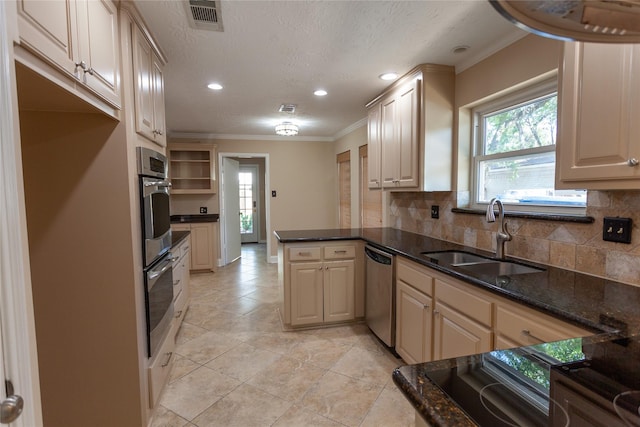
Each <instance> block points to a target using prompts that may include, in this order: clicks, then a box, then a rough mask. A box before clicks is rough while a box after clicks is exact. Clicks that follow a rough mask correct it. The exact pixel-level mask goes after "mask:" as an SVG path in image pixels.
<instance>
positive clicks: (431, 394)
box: [274, 228, 640, 427]
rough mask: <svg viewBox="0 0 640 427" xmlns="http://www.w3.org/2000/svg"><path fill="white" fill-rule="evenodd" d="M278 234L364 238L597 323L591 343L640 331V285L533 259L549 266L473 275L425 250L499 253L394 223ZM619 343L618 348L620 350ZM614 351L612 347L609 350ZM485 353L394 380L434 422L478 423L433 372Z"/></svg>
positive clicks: (411, 369) (425, 366) (399, 372)
mask: <svg viewBox="0 0 640 427" xmlns="http://www.w3.org/2000/svg"><path fill="white" fill-rule="evenodd" d="M274 234H275V235H276V237H277V238H278V240H279V241H280V242H281V243H296V242H313V241H327V240H357V239H361V240H364V241H366V242H368V243H370V244H372V245H374V246H377V247H379V248H380V249H384V250H386V251H389V252H391V253H393V254H396V255H401V256H404V257H406V258H408V259H410V260H412V261H414V262H417V263H420V264H423V265H425V266H427V267H431V268H433V269H435V270H438V271H440V272H443V273H445V274H448V275H450V276H451V277H455V278H457V279H460V280H463V281H465V282H467V283H469V284H472V285H474V286H477V287H480V288H482V289H485V290H488V291H491V292H493V293H495V294H498V295H500V296H503V297H506V298H509V299H512V300H514V301H517V302H519V303H522V304H526V305H529V306H531V307H534V308H537V309H540V310H542V311H545V312H547V313H549V314H552V315H556V316H557V317H560V318H562V319H564V320H566V321H569V322H571V323H574V324H577V325H579V326H582V327H587V328H591V329H593V330H594V335H593V336H591V337H587V338H582V340H583V343H584V344H585V345H590V344H596V343H611V342H618V341H612V340H618V339H619V338H620V337H621V336H625V337H634V336H637V335H639V334H640V287H637V286H632V285H627V284H623V283H618V282H615V281H612V280H607V279H603V278H599V277H594V276H589V275H586V274H582V273H578V272H574V271H569V270H564V269H561V268H556V267H551V266H546V265H540V264H536V263H532V262H528V261H526V262H524V261H522V263H524V264H527V265H532V266H537V267H542V268H544V269H545V271H542V272H539V273H533V274H523V275H514V276H509V277H506V278H505V276H500V278H497V277H487V276H480V275H475V276H472V275H469V274H468V273H466V272H464V270H459V269H455V270H452V269H451V268H450V267H448V266H446V265H440V264H438V261H436V260H434V259H431V258H429V257H427V256H424V255H423V254H421V252H436V251H451V250H461V251H466V252H470V253H475V254H479V255H483V256H489V257H491V256H493V254H492V253H488V252H485V251H481V250H477V249H475V248H469V247H466V246H462V245H458V244H455V243H451V242H446V241H443V240H438V239H433V238H430V237H426V236H422V235H419V234H415V233H410V232H406V231H402V230H397V229H393V228H367V229H335V230H299V231H293V230H292V231H276V232H275V233H274ZM507 251H508V247H507ZM507 258H508V257H507ZM512 260H513V261H517V262H521V261H519V260H516V259H512ZM505 279H506V280H505ZM603 345H604V344H603ZM616 348H618V347H615V346H614V347H613V349H614V350H615V349H616ZM614 350H611V349H609V353H611V352H612V351H614ZM619 354H620V357H628V354H626V353H624V352H619ZM480 356H481V355H475V356H469V357H466V358H465V357H463V358H456V359H450V360H442V361H436V362H430V363H421V364H417V365H410V366H402V367H400V368H398V369H396V371H394V373H393V379H394V382H395V383H396V385H398V387H399V388H400V389H401V390H402V391H403V393H404V395H405V397H406V398H407V399H408V400H409V401H410V402H411V403H412V405H413V406H414V407H415V408H416V410H417V411H418V412H419V413H420V414H421V415H422V417H423V418H424V419H425V420H427V421H428V422H429V423H431V424H432V425H433V426H440V427H446V426H475V425H476V424H475V422H474V421H472V420H471V419H470V418H469V417H468V415H467V414H466V413H465V412H464V411H463V410H462V409H461V408H459V407H458V406H457V405H456V404H455V403H454V402H453V401H452V400H451V398H450V397H449V396H448V395H447V394H446V393H444V392H443V391H442V389H440V388H439V387H438V385H436V384H435V383H434V382H433V381H432V380H431V379H430V377H429V374H430V373H432V372H435V371H437V370H441V369H446V368H454V367H456V366H463V365H464V364H465V363H471V362H472V361H476V360H477V358H478V357H480ZM612 357H614V358H615V355H613V356H612ZM474 358H475V359H474ZM459 364H460V365H459ZM636 370H638V368H636Z"/></svg>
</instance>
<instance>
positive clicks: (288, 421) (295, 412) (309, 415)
mask: <svg viewBox="0 0 640 427" xmlns="http://www.w3.org/2000/svg"><path fill="white" fill-rule="evenodd" d="M302 426H304V427H344V424H341V423H339V422H336V421H333V420H330V419H329V418H325V417H323V416H321V415H318V414H316V413H314V412H310V411H307V410H306V409H304V408H302V407H300V406H297V405H293V406H292V407H291V408H289V410H288V411H287V412H285V413H284V415H283V416H281V417H280V418H279V419H278V421H276V423H275V424H274V425H273V427H302ZM390 426H391V425H390Z"/></svg>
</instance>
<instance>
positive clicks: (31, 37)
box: [18, 0, 78, 74]
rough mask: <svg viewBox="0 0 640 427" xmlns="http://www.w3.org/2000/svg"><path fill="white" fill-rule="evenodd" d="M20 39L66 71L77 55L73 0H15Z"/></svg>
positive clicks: (73, 71) (68, 71)
mask: <svg viewBox="0 0 640 427" xmlns="http://www.w3.org/2000/svg"><path fill="white" fill-rule="evenodd" d="M18 17H19V33H20V42H21V44H23V45H25V46H26V47H28V48H29V49H31V50H34V51H36V52H37V53H38V54H39V55H40V56H41V57H43V58H44V59H45V60H47V61H48V62H50V63H53V64H55V65H57V66H58V67H60V68H61V69H62V70H64V71H65V72H67V73H69V74H74V73H75V68H76V67H75V62H74V60H75V58H76V57H77V55H78V52H77V47H76V46H75V40H76V38H77V32H76V31H77V23H76V19H77V18H76V2H75V1H72V0H63V1H41V0H40V1H38V0H21V1H18Z"/></svg>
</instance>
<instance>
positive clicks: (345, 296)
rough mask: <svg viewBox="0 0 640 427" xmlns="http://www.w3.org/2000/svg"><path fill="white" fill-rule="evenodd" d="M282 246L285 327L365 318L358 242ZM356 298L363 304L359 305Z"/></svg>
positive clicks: (281, 269) (361, 260)
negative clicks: (359, 312)
mask: <svg viewBox="0 0 640 427" xmlns="http://www.w3.org/2000/svg"><path fill="white" fill-rule="evenodd" d="M283 246H284V248H282V247H281V250H283V251H284V252H285V254H284V258H285V259H284V260H283V261H282V265H281V266H279V268H280V271H281V274H282V276H283V277H282V279H283V280H282V282H283V290H284V298H283V307H282V310H283V317H284V323H285V324H288V325H290V326H293V327H295V326H306V325H317V324H323V323H334V322H347V321H351V320H354V319H356V318H357V317H362V316H363V315H364V310H362V308H360V307H361V306H362V305H363V303H364V292H363V282H362V274H363V272H362V270H363V269H362V265H363V258H362V255H360V252H361V251H360V252H359V251H357V250H356V248H357V247H359V243H354V242H347V243H346V244H340V243H331V244H323V243H318V244H313V245H312V246H310V245H308V244H285V245H283ZM360 249H361V248H360ZM281 258H282V257H279V259H281ZM357 295H358V299H361V300H362V302H359V303H357V302H356V296H357ZM357 311H361V312H362V314H358V313H357Z"/></svg>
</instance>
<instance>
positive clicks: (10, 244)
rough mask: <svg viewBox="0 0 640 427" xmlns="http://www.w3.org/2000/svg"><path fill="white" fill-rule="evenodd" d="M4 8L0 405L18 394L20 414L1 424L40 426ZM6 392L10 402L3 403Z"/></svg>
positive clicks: (0, 5)
mask: <svg viewBox="0 0 640 427" xmlns="http://www.w3.org/2000/svg"><path fill="white" fill-rule="evenodd" d="M8 4H9V3H7V2H0V70H3V72H1V73H0V294H1V295H2V298H1V299H0V381H2V380H5V381H7V380H8V381H10V382H11V384H12V386H13V387H12V388H13V390H8V388H9V387H0V404H1V405H2V407H3V408H4V409H8V408H7V406H8V405H11V402H16V401H17V399H18V396H21V397H22V398H23V399H24V400H23V402H24V410H23V412H22V413H21V415H20V416H19V417H18V418H17V419H15V420H14V421H12V422H11V421H10V420H5V421H7V424H9V425H11V426H14V427H23V426H24V427H27V426H41V425H42V409H41V404H40V385H39V384H40V382H39V379H38V356H37V353H36V333H35V325H34V312H33V303H32V297H31V281H30V277H29V255H28V250H27V245H28V240H27V229H26V222H25V220H24V219H25V206H24V198H23V196H21V191H22V188H21V186H22V182H23V180H22V166H21V165H22V158H21V153H20V149H19V143H18V139H19V131H20V129H19V127H18V125H17V124H18V120H17V116H16V114H17V108H16V107H15V106H17V105H18V99H17V91H16V76H15V64H14V59H13V57H12V54H11V52H12V51H13V45H12V43H11V40H13V37H12V35H11V34H10V32H9V31H10V29H11V28H12V26H11V25H8V23H7V13H6V9H5V7H6V5H8ZM35 7H36V8H37V7H38V6H35ZM47 7H48V6H47ZM46 10H49V9H48V8H47V9H46ZM11 394H15V396H13V397H12V398H11V399H13V400H9V399H8V398H9V397H10V396H8V395H11ZM3 412H4V411H3ZM10 412H12V411H10Z"/></svg>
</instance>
